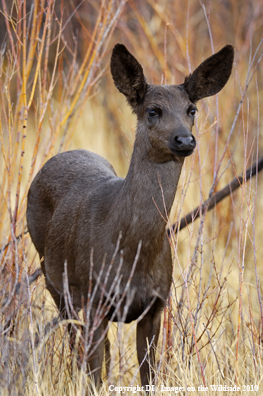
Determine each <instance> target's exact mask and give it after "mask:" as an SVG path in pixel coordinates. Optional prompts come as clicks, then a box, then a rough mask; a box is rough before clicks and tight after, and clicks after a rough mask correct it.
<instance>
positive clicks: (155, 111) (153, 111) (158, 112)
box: [146, 108, 162, 120]
mask: <svg viewBox="0 0 263 396" xmlns="http://www.w3.org/2000/svg"><path fill="white" fill-rule="evenodd" d="M146 113H147V116H148V120H153V119H154V118H157V117H159V116H160V115H161V114H162V110H161V109H159V108H155V109H146Z"/></svg>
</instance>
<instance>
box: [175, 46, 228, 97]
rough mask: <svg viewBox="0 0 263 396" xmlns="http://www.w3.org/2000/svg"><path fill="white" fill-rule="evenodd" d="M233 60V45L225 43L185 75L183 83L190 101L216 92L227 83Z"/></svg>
mask: <svg viewBox="0 0 263 396" xmlns="http://www.w3.org/2000/svg"><path fill="white" fill-rule="evenodd" d="M233 60H234V47H233V46H232V45H226V46H225V47H223V48H222V49H221V50H220V51H218V52H217V53H216V54H214V55H212V56H210V57H209V58H207V59H206V60H205V61H204V62H202V63H201V65H199V66H198V67H197V69H195V71H194V72H193V74H190V76H189V77H186V79H185V82H184V84H182V85H183V87H184V89H185V90H186V92H187V93H188V95H189V98H190V100H191V101H192V102H194V103H195V102H197V101H198V100H199V99H202V98H206V97H207V96H212V95H215V94H217V93H218V92H219V91H220V90H221V89H222V88H223V87H224V86H225V84H226V83H227V81H228V79H229V77H230V74H231V71H232V65H233Z"/></svg>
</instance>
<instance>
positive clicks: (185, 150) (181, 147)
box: [170, 134, 196, 157]
mask: <svg viewBox="0 0 263 396" xmlns="http://www.w3.org/2000/svg"><path fill="white" fill-rule="evenodd" d="M171 146H172V147H170V149H171V150H172V152H173V153H175V154H176V155H178V156H179V157H187V156H188V155H191V154H192V152H193V151H194V149H195V146H196V140H195V137H194V136H193V135H192V134H191V135H189V136H175V138H174V140H173V143H172V145H171Z"/></svg>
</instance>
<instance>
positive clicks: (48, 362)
mask: <svg viewBox="0 0 263 396" xmlns="http://www.w3.org/2000/svg"><path fill="white" fill-rule="evenodd" d="M262 7H263V1H262V0H247V1H242V2H240V1H238V0H229V1H226V0H221V1H216V0H211V1H208V0H207V1H201V0H200V1H198V0H188V1H186V2H181V1H176V0H170V1H164V2H160V1H157V0H144V1H139V0H128V1H126V2H125V0H118V1H113V0H109V1H106V0H104V1H103V0H102V1H96V0H94V1H93V0H90V1H88V0H87V1H85V2H84V1H78V2H74V1H72V2H69V1H65V0H64V1H63V0H60V1H54V0H35V1H29V0H27V1H26V0H24V1H22V0H17V1H13V2H12V1H7V0H2V3H1V17H0V22H1V24H0V26H1V27H0V30H1V32H0V37H1V39H2V42H1V49H0V95H1V96H0V98H1V99H0V108H1V115H0V178H1V184H0V186H1V189H0V249H1V251H0V262H1V267H0V268H1V270H0V271H1V277H0V311H1V325H0V333H1V336H0V348H1V349H0V351H1V352H0V362H1V365H0V389H1V390H0V394H1V395H2V394H3V395H24V394H27V395H31V394H32V395H33V394H37V395H38V394H39V395H40V394H48V395H55V394H59V395H60V394H61V395H62V394H63V395H64V394H65V395H82V394H85V387H86V385H87V382H89V381H90V379H89V378H88V377H87V376H86V375H85V374H84V373H82V372H79V371H78V370H77V368H76V366H77V363H76V356H75V354H74V353H73V356H72V353H70V350H69V347H68V343H67V334H66V324H65V323H64V322H62V321H56V320H54V318H56V317H57V315H58V313H57V311H56V309H55V307H54V304H53V302H52V299H51V298H50V296H49V294H48V292H46V291H45V286H44V279H43V276H42V277H41V276H40V277H39V278H37V279H36V280H35V281H33V278H32V274H35V271H36V270H37V269H38V268H39V259H38V257H37V256H36V252H35V250H34V247H33V246H32V243H31V240H30V237H29V235H28V234H26V233H25V231H26V229H27V226H26V218H25V210H26V197H27V192H28V188H29V186H30V183H31V181H32V179H33V177H34V175H35V174H36V173H37V171H38V170H39V169H40V167H41V166H42V165H43V164H44V163H45V162H46V161H47V160H48V159H49V158H50V157H51V156H53V155H55V154H56V153H58V152H61V151H64V150H67V149H72V148H86V149H89V150H92V151H96V152H98V153H99V154H101V155H103V156H105V157H106V158H107V159H108V160H109V161H110V162H111V163H112V164H113V165H114V167H115V169H116V170H117V173H118V174H119V175H120V176H123V177H124V176H125V174H126V171H127V169H128V166H129V158H130V156H131V153H132V145H133V141H134V134H135V130H136V120H135V118H134V115H132V114H131V112H130V109H129V108H128V106H127V104H126V103H125V100H124V98H123V97H122V96H121V95H120V94H119V93H118V92H117V90H116V89H115V88H114V85H113V83H112V80H111V77H110V73H109V57H110V52H111V48H112V47H113V45H114V44H115V43H116V42H123V43H124V44H125V45H126V46H127V47H128V49H129V50H130V51H131V52H132V53H133V54H134V55H135V56H136V58H137V59H138V60H139V61H140V62H141V63H142V64H143V67H144V70H145V74H146V76H147V79H148V81H149V82H153V83H155V84H164V83H167V84H179V83H181V82H183V80H184V77H185V76H186V75H188V74H189V72H191V71H192V70H194V68H195V67H196V66H197V65H198V64H199V63H200V62H201V61H202V60H203V59H204V58H206V57H207V56H209V55H210V54H211V53H213V52H216V51H217V50H219V49H220V48H221V47H222V46H223V45H225V44H227V43H231V44H233V45H234V46H235V65H234V69H233V73H232V76H231V79H230V81H229V82H228V84H227V86H226V87H225V88H224V89H223V91H222V92H221V93H220V94H219V95H217V96H216V97H215V98H210V99H206V100H203V101H202V102H200V103H199V113H198V117H197V120H196V128H195V134H196V137H197V149H196V151H195V153H194V154H193V155H192V156H191V157H190V158H187V159H186V161H185V165H184V168H183V171H182V175H181V179H180V182H179V188H178V191H177V195H176V199H175V204H174V208H173V212H172V216H171V218H170V220H169V224H170V225H171V224H172V223H173V222H175V221H179V220H180V218H182V217H183V216H184V215H185V214H186V213H188V212H190V211H191V210H192V209H193V208H195V207H196V206H198V205H200V206H201V204H202V203H203V201H204V200H205V199H207V197H208V196H210V195H212V194H214V193H215V192H216V191H218V190H220V189H221V188H222V187H224V186H225V185H226V184H228V183H229V182H230V181H231V180H232V179H233V178H234V177H235V176H236V175H239V174H242V173H243V172H244V171H245V170H246V168H248V167H249V166H250V165H251V163H252V162H254V161H255V160H257V158H258V157H259V156H260V155H262V151H263V145H262V143H261V137H262V132H261V125H262V114H261V111H260V110H261V106H262V90H263V83H262V81H263V79H262V77H263V76H262V64H261V58H262V55H263V47H262V33H263V29H262V25H263V19H262ZM262 184H263V180H262V175H261V174H258V175H256V177H255V178H253V179H251V180H249V182H248V183H245V184H243V185H242V186H241V187H240V188H239V189H238V190H237V191H235V192H234V193H233V194H231V195H230V196H229V198H227V199H225V200H224V201H223V202H221V203H220V204H218V205H217V206H216V208H215V209H214V210H213V211H211V212H207V211H206V210H204V211H202V213H201V215H200V219H198V220H196V221H194V219H193V221H192V222H191V223H190V224H188V226H187V227H186V228H185V229H183V230H181V231H180V232H177V233H176V234H173V235H172V238H171V248H172V251H173V256H174V278H173V286H172V290H171V296H170V299H169V302H168V303H167V309H166V311H165V314H164V326H163V331H162V336H161V339H160V342H159V347H158V350H157V357H158V364H157V369H156V370H157V376H156V378H157V380H156V381H157V382H156V386H158V387H159V388H158V391H157V394H160V395H161V394H164V395H170V394H174V393H175V391H173V390H170V391H169V390H168V388H167V391H164V389H163V388H161V386H162V385H163V386H165V387H168V386H170V387H172V386H178V387H180V386H181V387H183V388H184V389H185V390H180V391H179V392H178V393H180V394H204V393H206V394H215V393H216V392H215V391H213V390H212V389H211V387H210V386H211V385H220V384H221V385H223V386H227V387H234V386H236V387H239V388H240V391H238V392H237V391H235V390H233V389H232V388H229V389H228V392H227V394H228V395H231V394H239V393H241V391H243V393H244V394H245V393H246V392H250V393H251V392H253V393H255V390H256V389H258V390H257V393H258V394H262V393H263V392H262V389H263V384H262V374H261V373H262V371H261V365H262V331H263V327H262V325H263V308H262V296H261V294H262V286H261V283H260V280H261V279H262V277H263V270H262V265H261V258H262V257H263V246H262V242H261V235H262V232H263V226H262V221H261V219H262V216H261V213H262V211H263V203H262V202H263V201H262V199H260V197H261V195H262V194H263V188H262ZM134 326H135V324H132V325H131V326H127V325H119V326H118V328H116V326H112V328H111V329H110V333H111V334H110V338H111V342H112V348H111V350H112V363H111V370H110V373H109V377H108V378H107V379H106V376H105V378H104V379H105V381H104V383H103V386H102V389H101V390H100V391H99V392H98V393H99V394H103V395H104V394H106V395H107V394H109V393H110V392H109V385H111V384H112V385H114V386H128V385H130V384H132V386H136V385H137V384H139V377H138V370H137V367H138V366H137V360H136V356H135V344H134V338H133V334H134V329H135V327H134ZM201 386H203V387H208V390H207V391H206V392H204V391H201V388H200V387H201ZM187 387H191V388H192V389H191V390H187ZM257 387H258V388H257ZM94 392H95V393H96V392H97V391H96V390H94ZM111 393H112V394H118V391H117V390H114V391H113V392H111ZM127 393H128V392H127ZM219 394H223V392H222V393H219Z"/></svg>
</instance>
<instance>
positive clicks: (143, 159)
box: [122, 130, 184, 240]
mask: <svg viewBox="0 0 263 396" xmlns="http://www.w3.org/2000/svg"><path fill="white" fill-rule="evenodd" d="M183 162H184V160H183V159H174V158H173V159H172V160H169V161H166V162H156V160H154V159H153V155H152V152H151V146H150V143H149V141H148V139H147V135H146V134H145V133H140V130H138V131H137V134H136V140H135V144H134V151H133V155H132V159H131V163H130V167H129V171H128V174H127V176H126V179H125V180H124V185H123V189H122V194H123V197H122V202H123V204H124V206H125V208H124V211H123V214H124V216H126V222H127V221H128V222H129V224H130V228H131V229H134V230H136V233H137V234H140V233H142V234H143V235H144V236H145V235H148V236H149V238H150V239H149V240H151V239H152V238H151V237H150V236H152V237H154V238H156V236H157V234H159V235H161V234H163V235H165V226H166V224H167V220H168V216H169V215H170V211H171V208H172V204H173V201H174V197H175V193H176V189H177V185H178V181H179V177H180V173H181V169H182V165H183ZM127 217H128V218H127ZM138 222H139V224H141V227H138ZM136 223H137V226H136Z"/></svg>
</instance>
